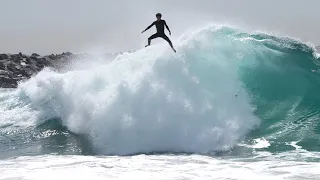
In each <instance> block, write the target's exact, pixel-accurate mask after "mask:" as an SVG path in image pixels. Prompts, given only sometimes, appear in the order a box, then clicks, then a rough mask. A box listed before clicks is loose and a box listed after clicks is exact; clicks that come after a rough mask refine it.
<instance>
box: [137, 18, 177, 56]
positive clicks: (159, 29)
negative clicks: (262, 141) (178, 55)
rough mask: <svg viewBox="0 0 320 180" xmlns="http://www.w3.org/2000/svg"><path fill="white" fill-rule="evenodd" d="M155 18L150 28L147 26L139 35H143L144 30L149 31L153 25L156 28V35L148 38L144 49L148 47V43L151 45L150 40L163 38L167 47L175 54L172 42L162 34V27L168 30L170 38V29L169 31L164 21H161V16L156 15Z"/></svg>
mask: <svg viewBox="0 0 320 180" xmlns="http://www.w3.org/2000/svg"><path fill="white" fill-rule="evenodd" d="M156 17H157V20H156V21H154V22H153V23H152V24H151V25H150V26H148V27H147V28H146V29H145V30H143V31H142V32H141V33H144V32H145V31H146V30H148V29H150V28H151V27H152V26H153V25H155V26H156V28H157V33H155V34H153V35H152V36H150V37H149V38H148V45H146V47H147V46H150V43H151V40H152V39H155V38H158V37H161V38H163V39H164V40H166V41H167V42H168V43H169V45H170V46H171V48H172V50H173V51H174V52H176V50H175V49H174V48H173V45H172V42H171V41H170V39H169V38H168V36H167V35H166V34H165V33H164V26H166V28H167V29H168V31H169V34H170V36H171V31H170V29H169V27H168V25H167V23H166V21H165V20H163V19H161V17H162V15H161V14H160V13H157V14H156Z"/></svg>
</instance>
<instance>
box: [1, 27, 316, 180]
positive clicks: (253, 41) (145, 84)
mask: <svg viewBox="0 0 320 180" xmlns="http://www.w3.org/2000/svg"><path fill="white" fill-rule="evenodd" d="M174 44H175V47H176V50H177V53H173V52H172V50H171V49H170V48H169V46H168V45H167V44H166V43H162V44H158V45H152V46H150V47H148V48H142V49H139V50H137V51H135V52H131V53H122V54H120V55H118V56H117V57H116V58H115V59H111V60H106V61H101V60H99V61H96V60H95V59H92V61H88V62H84V63H83V64H82V65H81V66H74V67H72V68H71V69H70V70H68V71H67V72H55V71H54V70H52V69H48V68H46V69H44V70H43V71H41V72H39V73H38V74H37V75H35V76H34V77H32V78H31V79H29V80H27V81H24V82H21V83H20V84H19V86H18V88H16V89H1V90H0V114H1V116H0V172H1V173H0V179H44V178H47V179H59V178H63V179H64V178H65V177H68V178H73V179H75V178H91V179H106V178H107V179H132V178H139V179H319V178H320V121H319V119H320V96H319V92H320V60H319V55H318V54H317V53H316V51H315V48H314V47H313V46H312V45H308V44H305V43H303V42H300V41H298V40H295V39H293V38H289V37H277V36H275V35H270V34H267V33H262V32H251V33H249V32H245V31H243V30H241V29H237V28H235V27H229V26H217V25H210V26H206V27H203V28H201V29H199V30H197V31H189V32H188V33H186V34H184V35H183V36H182V37H180V38H179V39H178V40H175V41H174ZM95 62H96V63H95Z"/></svg>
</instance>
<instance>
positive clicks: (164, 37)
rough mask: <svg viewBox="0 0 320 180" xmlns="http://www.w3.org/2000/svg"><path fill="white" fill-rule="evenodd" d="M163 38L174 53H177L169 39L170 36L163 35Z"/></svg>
mask: <svg viewBox="0 0 320 180" xmlns="http://www.w3.org/2000/svg"><path fill="white" fill-rule="evenodd" d="M161 37H162V38H163V39H164V40H166V41H167V42H168V43H169V45H170V46H171V48H172V50H173V51H174V52H176V50H175V49H174V48H173V45H172V42H171V41H170V39H169V38H168V36H166V35H165V34H163V35H161Z"/></svg>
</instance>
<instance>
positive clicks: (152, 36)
mask: <svg viewBox="0 0 320 180" xmlns="http://www.w3.org/2000/svg"><path fill="white" fill-rule="evenodd" d="M157 37H159V35H158V34H153V35H151V36H150V37H149V38H148V44H147V45H146V47H147V46H150V43H151V40H152V39H155V38H157Z"/></svg>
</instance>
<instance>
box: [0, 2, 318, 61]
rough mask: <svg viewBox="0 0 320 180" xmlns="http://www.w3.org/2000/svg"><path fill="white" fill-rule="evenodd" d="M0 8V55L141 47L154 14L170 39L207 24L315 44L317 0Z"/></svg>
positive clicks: (8, 4) (56, 4)
mask: <svg viewBox="0 0 320 180" xmlns="http://www.w3.org/2000/svg"><path fill="white" fill-rule="evenodd" d="M0 7H1V10H0V27H1V28H0V40H1V41H0V53H17V52H23V53H27V54H29V53H32V52H37V53H40V54H43V55H44V54H51V53H62V52H66V51H70V52H74V53H78V52H89V53H90V52H94V51H95V50H97V51H99V52H118V51H126V50H132V49H138V48H142V47H143V46H144V45H145V44H146V43H147V38H148V36H150V35H151V34H153V33H154V32H155V27H153V28H152V29H150V30H149V31H147V32H146V33H144V34H141V31H142V30H144V29H145V28H146V27H147V26H148V25H149V24H151V23H152V21H154V20H155V14H156V13H157V12H161V13H162V14H163V19H165V20H166V21H167V23H168V25H169V27H170V29H171V31H172V37H170V38H177V37H178V36H180V35H181V34H182V33H183V32H185V31H186V30H187V29H189V28H193V27H200V26H202V25H205V24H207V23H210V22H212V23H217V24H221V23H222V24H231V25H235V26H237V27H239V28H242V29H244V30H250V31H251V30H261V31H268V32H272V33H277V34H280V35H287V36H293V37H296V38H298V39H301V40H303V41H306V42H312V43H314V44H320V36H319V35H318V33H319V32H320V23H319V22H318V19H319V18H318V17H319V15H320V11H319V10H318V9H319V7H320V0H304V1H302V0H263V1H262V0H126V1H125V0H113V1H111V0H50V1H49V0H0ZM154 42H155V43H157V42H161V41H160V40H156V41H154ZM173 43H174V40H173Z"/></svg>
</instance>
